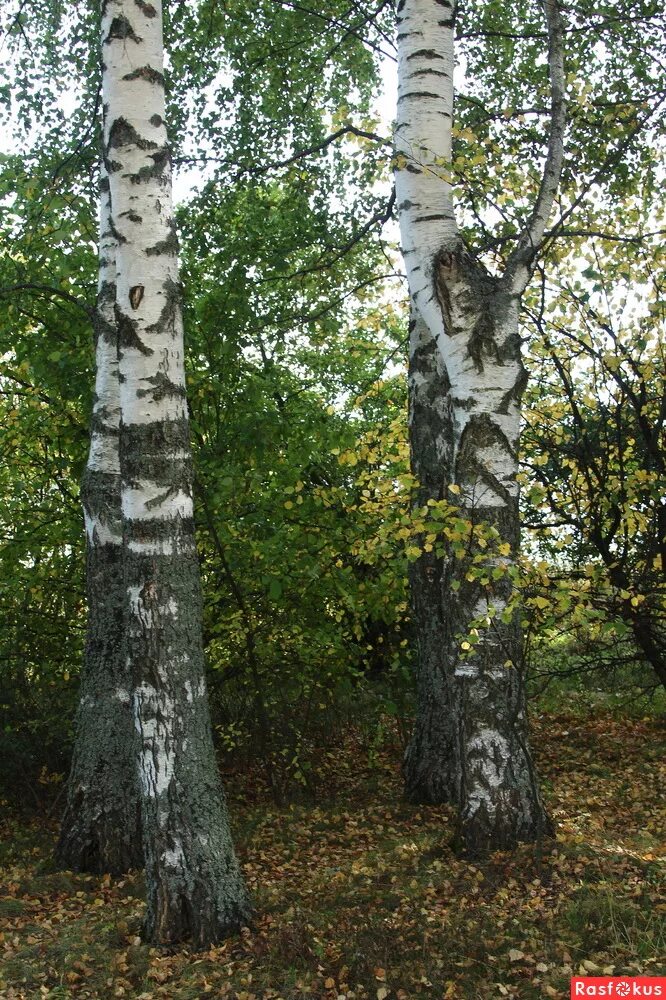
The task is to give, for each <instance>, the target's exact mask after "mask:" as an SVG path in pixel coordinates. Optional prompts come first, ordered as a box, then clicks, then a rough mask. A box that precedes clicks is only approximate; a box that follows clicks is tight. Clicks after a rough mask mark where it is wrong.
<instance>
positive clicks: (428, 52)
mask: <svg viewBox="0 0 666 1000" xmlns="http://www.w3.org/2000/svg"><path fill="white" fill-rule="evenodd" d="M410 59H442V60H443V59H444V56H443V55H441V54H440V53H439V52H436V51H435V49H419V50H418V51H417V52H410V54H409V55H408V56H407V62H409V60H410Z"/></svg>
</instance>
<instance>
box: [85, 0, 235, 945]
mask: <svg viewBox="0 0 666 1000" xmlns="http://www.w3.org/2000/svg"><path fill="white" fill-rule="evenodd" d="M102 64H103V72H102V81H103V107H104V115H103V156H104V164H105V168H106V171H107V173H108V177H109V194H110V202H111V225H112V228H113V231H114V234H115V239H116V283H115V299H114V303H113V306H114V318H115V324H116V330H117V337H118V359H119V360H118V374H119V380H120V412H121V419H120V494H121V497H120V501H121V512H122V527H123V538H122V543H123V564H124V588H125V609H124V611H125V626H124V643H123V655H124V656H126V658H127V664H128V668H129V670H130V672H131V678H132V712H133V718H134V724H135V727H136V731H137V739H138V744H139V745H138V777H139V784H140V797H141V814H142V825H143V846H144V853H145V864H146V876H147V888H148V913H147V935H148V937H149V938H150V939H152V940H154V941H157V942H159V943H161V944H168V943H173V942H176V941H179V940H181V939H183V938H185V937H192V938H193V940H194V942H195V943H196V944H197V945H199V946H205V945H207V944H210V943H211V942H213V941H215V940H218V939H219V938H220V937H222V936H223V935H224V934H226V933H228V932H229V931H230V930H233V929H236V928H238V927H239V926H240V925H241V924H243V923H244V922H245V921H246V920H247V918H248V912H249V906H248V901H247V897H246V893H245V889H244V885H243V881H242V876H241V873H240V868H239V865H238V862H237V860H236V857H235V855H234V850H233V845H232V842H231V835H230V832H229V824H228V818H227V811H226V805H225V800H224V795H223V791H222V787H221V784H220V779H219V775H218V771H217V766H216V762H215V755H214V750H213V743H212V734H211V726H210V721H209V715H208V706H207V698H206V684H205V679H204V660H203V649H202V640H201V595H200V582H199V566H198V561H197V553H196V547H195V539H194V520H193V504H192V464H191V456H190V445H189V431H188V415H187V400H186V390H185V373H184V364H183V323H182V313H181V304H180V287H179V276H178V258H177V238H176V233H175V225H174V219H173V213H172V199H171V163H170V151H169V147H168V143H167V135H166V129H165V122H164V114H165V108H164V76H163V43H162V10H161V4H160V3H159V2H157V3H154V4H153V3H144V2H139V0H136V2H130V0H105V2H103V3H102Z"/></svg>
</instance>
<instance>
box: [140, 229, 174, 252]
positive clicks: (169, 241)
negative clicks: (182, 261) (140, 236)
mask: <svg viewBox="0 0 666 1000" xmlns="http://www.w3.org/2000/svg"><path fill="white" fill-rule="evenodd" d="M146 253H147V254H148V256H149V257H157V256H158V255H160V254H169V255H170V256H175V255H176V254H177V253H178V233H177V232H176V225H175V223H174V222H172V223H171V224H170V226H169V235H168V236H167V237H166V239H164V240H159V242H158V243H156V244H155V245H154V246H152V247H146Z"/></svg>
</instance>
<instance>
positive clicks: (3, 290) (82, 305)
mask: <svg viewBox="0 0 666 1000" xmlns="http://www.w3.org/2000/svg"><path fill="white" fill-rule="evenodd" d="M12 292H40V293H42V294H43V295H54V296H56V298H61V299H64V300H65V302H70V303H71V304H72V305H74V306H77V307H78V308H79V309H82V310H83V312H84V313H85V314H86V316H88V318H89V319H93V318H94V316H95V310H94V309H93V307H92V306H89V305H88V304H87V303H86V302H83V301H82V299H77V298H76V296H75V295H70V294H69V292H65V291H63V290H62V288H53V287H52V286H51V285H39V284H36V283H35V282H32V281H29V282H25V284H21V285H5V286H4V287H0V295H4V296H8V295H11V293H12Z"/></svg>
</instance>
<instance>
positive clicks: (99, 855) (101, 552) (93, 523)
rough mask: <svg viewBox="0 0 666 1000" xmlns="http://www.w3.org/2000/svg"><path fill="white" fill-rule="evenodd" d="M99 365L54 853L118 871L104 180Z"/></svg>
mask: <svg viewBox="0 0 666 1000" xmlns="http://www.w3.org/2000/svg"><path fill="white" fill-rule="evenodd" d="M99 229H100V235H99V282H98V296H97V308H96V313H95V354H96V368H97V374H96V379H95V395H94V405H93V414H92V420H91V427H90V453H89V456H88V462H87V465H86V470H85V473H84V477H83V484H82V491H81V493H82V501H83V508H84V516H85V526H86V547H87V559H86V562H87V565H86V588H87V598H88V631H87V638H86V650H85V660H84V665H83V672H82V684H81V700H80V703H79V709H78V718H77V737H76V743H75V747H74V758H73V761H72V769H71V774H70V777H69V782H68V787H67V804H66V808H65V812H64V815H63V819H62V826H61V834H60V840H59V843H58V847H57V849H56V858H57V860H58V862H59V863H60V864H62V865H64V866H65V867H67V868H72V869H74V870H76V871H92V872H123V871H128V870H129V869H131V868H138V867H140V866H141V864H142V862H143V851H142V847H141V827H140V809H139V797H138V789H137V782H136V769H135V764H134V754H133V747H134V741H133V723H132V714H131V711H130V689H131V677H130V674H129V669H128V665H127V660H126V656H125V654H124V652H123V622H124V610H123V609H124V605H125V590H124V586H123V539H122V519H121V510H120V452H119V442H120V382H119V371H118V340H117V326H116V319H115V313H114V308H115V300H116V249H117V238H116V232H115V230H114V226H113V223H112V218H111V198H110V185H109V178H108V176H107V173H106V170H105V169H104V166H103V167H102V171H101V181H100V218H99Z"/></svg>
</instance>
